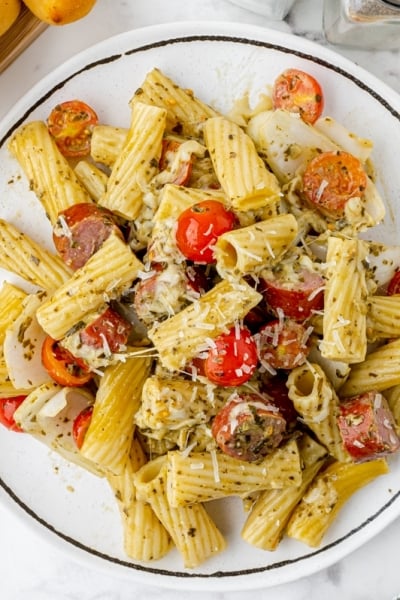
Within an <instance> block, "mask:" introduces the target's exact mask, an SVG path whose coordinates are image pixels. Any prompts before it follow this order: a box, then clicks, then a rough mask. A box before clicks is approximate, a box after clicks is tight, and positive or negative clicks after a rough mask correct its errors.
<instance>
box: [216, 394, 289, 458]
mask: <svg viewBox="0 0 400 600" xmlns="http://www.w3.org/2000/svg"><path fill="white" fill-rule="evenodd" d="M285 429H286V422H285V419H284V418H283V417H282V415H281V414H280V412H279V410H278V409H277V408H276V407H275V406H274V405H272V404H271V403H270V402H269V399H268V398H265V397H263V396H262V395H261V394H260V395H258V394H237V395H236V396H235V397H234V398H233V399H232V400H230V401H228V403H227V404H226V405H225V406H224V407H223V408H222V409H221V410H220V411H219V412H218V413H217V415H216V416H215V418H214V420H213V423H212V426H211V433H212V435H213V437H214V439H215V441H216V443H217V444H218V446H219V448H220V449H221V450H222V451H223V452H224V453H225V454H228V455H229V456H232V457H234V458H237V459H239V460H245V461H247V462H253V461H256V460H258V459H259V458H261V457H263V456H265V455H266V454H269V453H270V452H271V451H272V450H274V449H275V448H276V447H277V446H279V444H280V443H281V441H282V439H283V434H284V432H285Z"/></svg>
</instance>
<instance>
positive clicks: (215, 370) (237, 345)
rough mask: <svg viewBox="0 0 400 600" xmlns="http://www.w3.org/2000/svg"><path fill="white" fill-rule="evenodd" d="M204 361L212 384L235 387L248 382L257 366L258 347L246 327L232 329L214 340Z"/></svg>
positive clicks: (205, 369)
mask: <svg viewBox="0 0 400 600" xmlns="http://www.w3.org/2000/svg"><path fill="white" fill-rule="evenodd" d="M214 343H215V345H214V346H213V347H212V348H210V350H209V351H208V355H207V358H206V359H205V361H204V372H205V375H206V377H207V379H209V380H210V381H211V382H212V383H215V384H217V385H226V386H234V385H241V384H242V383H245V382H246V381H248V380H249V379H250V378H251V376H252V375H253V373H254V371H255V369H256V366H257V362H258V360H257V347H256V344H255V342H254V340H253V338H252V336H251V334H250V331H249V330H248V329H247V328H245V327H232V328H231V329H230V331H229V332H228V333H221V335H219V336H218V337H216V338H215V340H214Z"/></svg>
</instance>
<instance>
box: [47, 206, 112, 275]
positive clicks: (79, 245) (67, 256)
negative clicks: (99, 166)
mask: <svg viewBox="0 0 400 600" xmlns="http://www.w3.org/2000/svg"><path fill="white" fill-rule="evenodd" d="M113 232H114V233H116V234H117V235H119V236H121V237H122V233H121V230H120V229H119V227H118V226H117V224H116V221H115V217H114V215H113V214H112V212H111V211H109V210H107V209H105V208H101V207H100V206H97V205H96V204H93V203H86V202H83V203H80V204H74V205H73V206H70V207H69V208H67V209H66V210H64V211H62V212H61V213H60V214H59V215H58V219H57V221H56V224H55V226H54V230H53V241H54V245H55V247H56V250H57V252H58V254H59V255H60V256H61V258H62V259H63V261H64V262H65V263H66V264H67V265H68V266H69V267H70V268H71V269H73V270H74V271H75V270H76V269H79V268H80V267H82V266H83V265H84V264H85V263H86V262H87V261H88V260H89V258H90V257H91V256H92V255H93V254H94V253H95V252H97V250H98V249H99V248H100V246H101V245H102V244H103V242H104V241H105V240H106V239H107V238H108V237H109V236H110V235H111V233H113Z"/></svg>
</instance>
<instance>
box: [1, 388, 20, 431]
mask: <svg viewBox="0 0 400 600" xmlns="http://www.w3.org/2000/svg"><path fill="white" fill-rule="evenodd" d="M25 398H26V396H14V397H13V398H0V423H1V424H2V425H4V427H7V429H10V431H18V432H22V431H23V429H21V427H19V426H18V425H17V424H16V422H15V421H14V413H15V411H16V410H17V408H18V407H19V406H20V404H22V402H23V401H24V400H25Z"/></svg>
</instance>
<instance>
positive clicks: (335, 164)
mask: <svg viewBox="0 0 400 600" xmlns="http://www.w3.org/2000/svg"><path fill="white" fill-rule="evenodd" d="M366 185H367V175H366V173H365V171H364V168H363V166H362V164H361V162H360V161H359V160H358V158H356V157H355V156H353V155H352V154H349V153H348V152H342V151H338V152H322V153H321V154H318V155H317V156H316V157H315V158H313V159H312V160H311V161H310V162H309V164H308V165H307V167H306V170H305V171H304V174H303V191H304V194H305V196H306V198H307V199H308V200H309V202H311V203H312V204H314V205H315V206H317V207H318V208H319V209H322V210H326V211H327V212H328V213H332V215H336V216H341V215H342V214H343V212H344V207H345V205H346V202H347V201H348V200H350V199H351V198H355V197H359V196H362V195H363V193H364V190H365V188H366Z"/></svg>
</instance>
